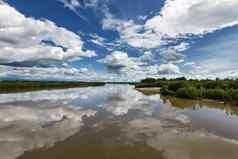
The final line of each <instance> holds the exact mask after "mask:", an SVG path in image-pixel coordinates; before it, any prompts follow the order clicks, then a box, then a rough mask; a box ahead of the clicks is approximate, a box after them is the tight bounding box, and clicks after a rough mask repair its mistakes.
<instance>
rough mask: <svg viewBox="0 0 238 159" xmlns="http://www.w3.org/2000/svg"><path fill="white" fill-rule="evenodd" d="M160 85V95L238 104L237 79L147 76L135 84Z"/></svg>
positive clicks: (141, 86)
mask: <svg viewBox="0 0 238 159" xmlns="http://www.w3.org/2000/svg"><path fill="white" fill-rule="evenodd" d="M144 87H160V88H161V90H160V93H161V94H162V95H169V96H176V97H179V98H187V99H203V98H206V99H215V100H221V101H226V102H232V103H235V104H237V105H238V80H231V79H224V80H220V79H216V80H209V79H207V80H187V79H186V78H184V77H181V78H176V79H171V80H167V79H165V78H164V79H154V78H147V79H144V80H142V81H141V82H140V83H139V84H137V85H136V88H144Z"/></svg>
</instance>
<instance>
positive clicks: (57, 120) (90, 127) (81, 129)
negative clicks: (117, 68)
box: [0, 85, 238, 159]
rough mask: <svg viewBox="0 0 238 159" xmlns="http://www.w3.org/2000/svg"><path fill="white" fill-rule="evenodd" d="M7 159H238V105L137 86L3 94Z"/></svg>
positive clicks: (1, 141)
mask: <svg viewBox="0 0 238 159" xmlns="http://www.w3.org/2000/svg"><path fill="white" fill-rule="evenodd" d="M0 158H1V159H79V158H82V159H154V158H156V159H228V158H229V159H237V158H238V109H237V108H236V107H233V106H228V105H226V106H225V105H224V104H221V103H218V102H214V101H192V100H182V99H176V98H168V97H167V98H165V97H161V96H160V95H159V94H154V95H153V93H150V92H149V91H148V90H147V91H144V92H140V91H137V90H135V89H134V88H133V86H129V85H106V86H102V87H92V88H78V89H67V90H53V91H39V92H30V93H16V94H1V95H0Z"/></svg>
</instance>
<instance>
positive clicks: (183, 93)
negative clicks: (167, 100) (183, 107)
mask: <svg viewBox="0 0 238 159" xmlns="http://www.w3.org/2000/svg"><path fill="white" fill-rule="evenodd" d="M199 95H200V93H199V90H198V89H196V88H194V87H183V88H179V89H178V90H177V92H176V96H177V97H179V98H189V99H196V98H198V97H199Z"/></svg>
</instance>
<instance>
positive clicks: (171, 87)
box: [168, 82, 188, 92]
mask: <svg viewBox="0 0 238 159" xmlns="http://www.w3.org/2000/svg"><path fill="white" fill-rule="evenodd" d="M187 86H188V84H187V83H186V82H171V83H169V85H168V90H171V91H174V92H176V91H177V90H178V89H179V88H184V87H187Z"/></svg>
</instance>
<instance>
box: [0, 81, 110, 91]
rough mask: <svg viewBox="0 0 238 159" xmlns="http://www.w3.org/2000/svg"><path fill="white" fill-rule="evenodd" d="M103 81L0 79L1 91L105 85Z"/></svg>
mask: <svg viewBox="0 0 238 159" xmlns="http://www.w3.org/2000/svg"><path fill="white" fill-rule="evenodd" d="M103 85H105V83H103V82H61V81H0V93H15V92H28V91H40V90H52V89H66V88H79V87H95V86H103Z"/></svg>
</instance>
